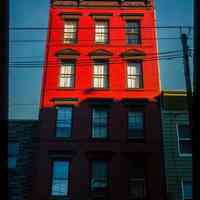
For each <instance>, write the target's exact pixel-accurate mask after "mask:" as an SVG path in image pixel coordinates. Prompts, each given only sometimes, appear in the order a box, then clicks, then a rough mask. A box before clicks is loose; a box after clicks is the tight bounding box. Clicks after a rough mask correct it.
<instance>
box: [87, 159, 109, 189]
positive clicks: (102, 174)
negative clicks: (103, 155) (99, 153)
mask: <svg viewBox="0 0 200 200" xmlns="http://www.w3.org/2000/svg"><path fill="white" fill-rule="evenodd" d="M91 169H92V177H91V191H93V192H94V191H104V190H105V189H106V188H107V187H108V163H107V162H106V161H104V160H93V161H92V167H91Z"/></svg>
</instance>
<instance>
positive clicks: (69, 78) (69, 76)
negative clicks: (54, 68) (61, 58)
mask: <svg viewBox="0 0 200 200" xmlns="http://www.w3.org/2000/svg"><path fill="white" fill-rule="evenodd" d="M70 68H71V69H70ZM62 70H63V71H64V72H65V73H62ZM68 71H71V73H69V72H68ZM62 79H63V85H62V84H61V82H62ZM68 83H69V84H68ZM74 86H75V63H74V62H62V63H61V65H60V74H59V88H74Z"/></svg>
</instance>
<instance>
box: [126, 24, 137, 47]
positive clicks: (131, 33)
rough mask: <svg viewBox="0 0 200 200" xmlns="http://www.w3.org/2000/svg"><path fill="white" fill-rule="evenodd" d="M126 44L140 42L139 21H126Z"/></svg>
mask: <svg viewBox="0 0 200 200" xmlns="http://www.w3.org/2000/svg"><path fill="white" fill-rule="evenodd" d="M126 25H127V26H126V33H127V42H128V44H140V23H139V21H127V24H126Z"/></svg>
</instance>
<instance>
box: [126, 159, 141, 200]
mask: <svg viewBox="0 0 200 200" xmlns="http://www.w3.org/2000/svg"><path fill="white" fill-rule="evenodd" d="M144 171H145V170H144V161H142V160H139V159H138V160H134V161H133V160H130V161H129V171H128V173H129V179H128V191H129V192H128V195H129V199H133V200H135V199H138V200H139V199H141V200H142V199H144V198H145V172H144Z"/></svg>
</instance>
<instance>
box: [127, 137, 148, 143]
mask: <svg viewBox="0 0 200 200" xmlns="http://www.w3.org/2000/svg"><path fill="white" fill-rule="evenodd" d="M126 141H127V143H129V142H130V143H134V142H136V143H137V142H141V143H145V139H144V138H139V137H138V138H136V137H135V138H127V140H126Z"/></svg>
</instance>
